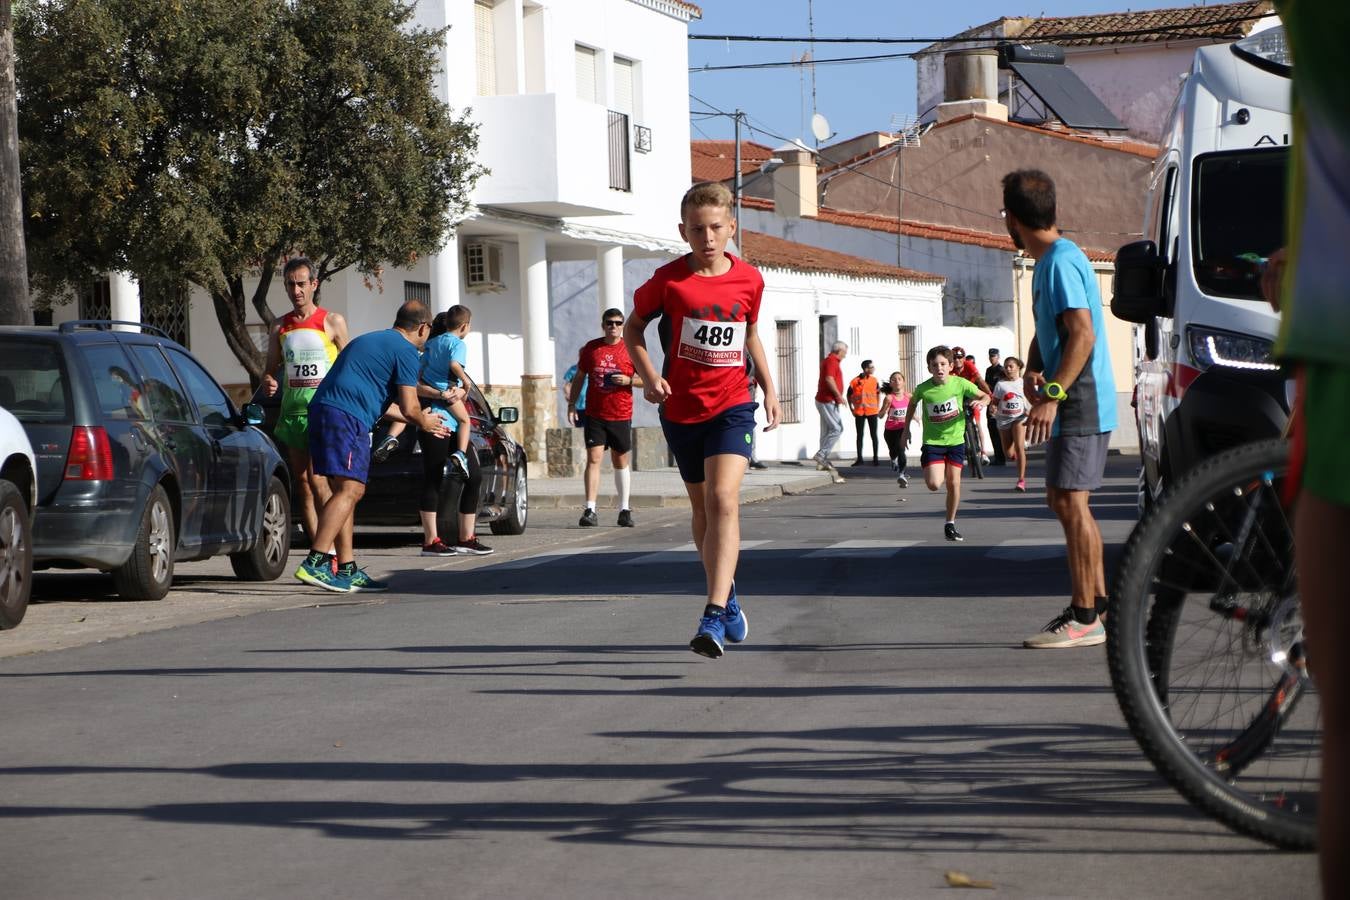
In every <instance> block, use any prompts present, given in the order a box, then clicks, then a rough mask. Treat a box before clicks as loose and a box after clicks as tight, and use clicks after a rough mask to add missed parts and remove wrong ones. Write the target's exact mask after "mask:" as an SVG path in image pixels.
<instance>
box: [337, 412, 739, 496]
mask: <svg viewBox="0 0 1350 900" xmlns="http://www.w3.org/2000/svg"><path fill="white" fill-rule="evenodd" d="M757 409H759V404H758V403H742V404H740V405H739V406H733V407H730V408H729V409H724V410H722V411H721V412H720V413H718V414H717V415H715V416H713V417H712V418H711V419H708V420H707V421H705V422H692V423H689V424H682V423H679V422H667V421H666V420H665V419H662V420H661V430H662V431H664V432H665V434H666V446H668V447H670V452H671V453H672V454H674V456H675V465H677V466H679V467H680V478H682V479H684V482H685V484H702V483H703V461H704V460H705V459H707V458H708V457H710V456H719V455H721V454H723V453H732V454H735V455H736V456H744V457H745V458H746V459H749V458H750V448H751V447H752V446H753V445H754V439H755V410H757ZM310 427H311V428H313V427H314V426H313V425H312V424H311V425H310Z"/></svg>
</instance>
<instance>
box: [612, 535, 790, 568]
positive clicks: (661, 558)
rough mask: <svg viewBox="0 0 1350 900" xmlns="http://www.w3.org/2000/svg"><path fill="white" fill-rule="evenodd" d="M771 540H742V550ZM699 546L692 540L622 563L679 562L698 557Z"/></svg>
mask: <svg viewBox="0 0 1350 900" xmlns="http://www.w3.org/2000/svg"><path fill="white" fill-rule="evenodd" d="M767 543H769V541H741V552H742V553H744V552H745V551H746V550H751V549H753V548H755V547H762V546H763V545H765V544H767ZM697 556H698V547H697V546H695V545H694V543H693V542H692V541H691V542H690V543H688V544H681V545H680V546H678V547H671V548H670V549H668V550H658V551H656V552H655V553H645V554H643V555H642V556H635V557H633V558H632V559H625V560H624V561H623V562H622V563H621V565H625V566H645V565H647V564H648V563H654V562H661V563H668V562H678V561H680V560H682V559H685V558H690V559H693V558H697Z"/></svg>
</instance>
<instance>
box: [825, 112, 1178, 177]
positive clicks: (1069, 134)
mask: <svg viewBox="0 0 1350 900" xmlns="http://www.w3.org/2000/svg"><path fill="white" fill-rule="evenodd" d="M967 119H983V120H984V121H986V122H992V123H993V124H995V125H1002V126H1006V127H1008V128H1021V129H1024V130H1026V131H1033V132H1035V133H1036V134H1040V135H1043V136H1045V137H1053V138H1061V139H1063V140H1066V141H1078V142H1079V143H1082V144H1090V145H1092V146H1094V147H1101V148H1102V149H1103V150H1116V151H1119V152H1120V153H1129V154H1131V155H1133V156H1142V157H1143V158H1144V159H1149V160H1151V159H1156V158H1157V156H1158V153H1159V151H1160V149H1161V148H1159V147H1158V146H1157V145H1155V144H1150V143H1147V142H1145V141H1131V140H1123V139H1116V140H1112V139H1110V138H1102V137H1101V136H1099V135H1095V134H1085V133H1082V132H1077V131H1070V130H1067V129H1066V128H1046V127H1044V126H1040V125H1028V124H1026V123H1024V122H1009V121H1006V120H1004V119H993V118H989V117H988V116H979V115H975V114H973V113H972V114H970V115H966V116H957V117H956V118H953V119H948V120H947V121H945V122H938V123H936V124H935V125H934V126H933V128H932V130H934V131H936V130H937V129H939V128H946V127H947V126H949V125H955V124H956V123H957V122H964V121H966V120H967ZM899 149H901V148H900V147H899V146H898V145H897V144H887V145H886V146H885V147H876V148H874V149H872V150H868V151H866V152H864V153H859V154H858V155H857V156H854V157H850V158H849V159H844V160H839V161H837V162H830V163H825V164H824V165H822V166H820V169H819V172H820V174H821V175H827V174H837V173H838V172H839V171H840V170H841V169H845V168H847V167H850V166H856V165H857V164H858V163H860V162H865V161H867V160H868V159H871V158H872V157H874V156H880V155H882V154H883V153H886V152H888V151H889V152H892V153H893V152H895V151H897V150H899ZM829 152H830V148H829V147H822V148H821V158H822V159H824V157H825V155H826V154H828V153H829Z"/></svg>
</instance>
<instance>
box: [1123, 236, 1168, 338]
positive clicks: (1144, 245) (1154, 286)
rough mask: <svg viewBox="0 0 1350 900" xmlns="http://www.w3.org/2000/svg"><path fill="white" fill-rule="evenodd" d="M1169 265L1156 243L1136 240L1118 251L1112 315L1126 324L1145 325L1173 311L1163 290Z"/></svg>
mask: <svg viewBox="0 0 1350 900" xmlns="http://www.w3.org/2000/svg"><path fill="white" fill-rule="evenodd" d="M1166 271H1167V266H1166V265H1165V264H1164V263H1163V260H1162V257H1160V256H1159V255H1158V247H1157V245H1156V244H1154V243H1153V242H1152V241H1135V242H1134V243H1133V244H1126V245H1125V246H1124V247H1121V248H1120V249H1119V250H1118V251H1116V273H1115V278H1114V280H1113V285H1112V297H1111V313H1112V314H1113V315H1114V316H1115V317H1116V318H1117V319H1124V320H1125V321H1126V322H1135V323H1137V324H1141V325H1142V324H1144V323H1147V322H1149V321H1151V320H1152V319H1153V318H1154V317H1156V316H1170V315H1171V314H1172V310H1171V309H1170V308H1169V306H1170V304H1168V302H1167V297H1166V295H1165V293H1164V290H1163V282H1164V277H1165V274H1166Z"/></svg>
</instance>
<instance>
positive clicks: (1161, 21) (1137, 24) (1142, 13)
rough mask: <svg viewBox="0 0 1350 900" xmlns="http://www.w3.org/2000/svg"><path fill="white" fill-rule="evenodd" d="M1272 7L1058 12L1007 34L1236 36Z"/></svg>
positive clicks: (1265, 1)
mask: <svg viewBox="0 0 1350 900" xmlns="http://www.w3.org/2000/svg"><path fill="white" fill-rule="evenodd" d="M1274 11H1275V10H1274V4H1273V3H1271V2H1270V0H1248V2H1244V3H1224V4H1221V5H1217V6H1178V7H1173V8H1171V9H1141V10H1139V11H1137V12H1120V13H1105V14H1100V15H1095V16H1058V17H1053V18H1041V19H1030V20H1022V21H1026V22H1027V23H1028V24H1027V26H1026V28H1024V29H1021V30H1019V31H1013V30H1012V29H1011V28H1010V29H1009V31H1008V36H1009V37H1016V38H1020V39H1023V40H1025V39H1027V38H1053V37H1055V36H1056V35H1060V34H1082V33H1085V32H1121V31H1143V30H1146V29H1158V30H1157V31H1153V32H1152V33H1149V34H1130V35H1121V36H1119V37H1095V38H1066V39H1064V40H1059V41H1056V42H1055V43H1057V44H1061V45H1063V46H1066V47H1087V46H1106V45H1116V44H1148V43H1156V42H1158V41H1175V40H1177V39H1179V38H1181V39H1190V38H1209V39H1211V40H1220V41H1224V40H1227V41H1234V40H1237V39H1238V38H1242V37H1246V35H1247V33H1248V32H1249V31H1251V28H1252V25H1253V24H1254V22H1255V20H1254V19H1253V18H1250V17H1253V16H1264V15H1268V14H1271V13H1273V12H1274ZM1237 20H1241V21H1237ZM1014 21H1015V20H1014Z"/></svg>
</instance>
